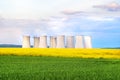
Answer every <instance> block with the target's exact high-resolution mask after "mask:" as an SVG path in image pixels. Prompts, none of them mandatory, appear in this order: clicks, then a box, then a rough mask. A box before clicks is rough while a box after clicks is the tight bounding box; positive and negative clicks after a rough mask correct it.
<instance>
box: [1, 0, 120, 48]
mask: <svg viewBox="0 0 120 80" xmlns="http://www.w3.org/2000/svg"><path fill="white" fill-rule="evenodd" d="M0 32H1V34H0V44H5V43H6V44H22V36H23V35H30V36H31V37H33V36H40V35H48V36H50V35H55V36H56V35H60V34H62V35H66V36H67V35H74V36H75V35H90V36H92V42H93V47H97V48H99V47H120V0H0ZM31 41H32V43H33V40H32V38H31Z"/></svg>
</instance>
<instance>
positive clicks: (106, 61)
mask: <svg viewBox="0 0 120 80" xmlns="http://www.w3.org/2000/svg"><path fill="white" fill-rule="evenodd" d="M55 50H56V51H55ZM62 50H63V51H62ZM35 51H36V52H35ZM84 51H86V52H84ZM89 51H92V53H93V52H94V53H93V54H92V53H90V52H89ZM95 51H99V53H98V52H95ZM48 52H49V53H48ZM100 52H104V54H103V53H101V54H100ZM111 52H112V53H111ZM113 52H114V53H113ZM20 53H21V54H20ZM38 54H39V55H38ZM43 54H44V55H43ZM48 54H49V55H48ZM50 54H52V55H50ZM53 54H54V55H53ZM55 54H57V55H55ZM58 54H59V55H58ZM69 54H70V55H69ZM73 54H74V55H79V54H80V56H73ZM90 54H91V55H92V56H90ZM97 54H98V55H97ZM71 55H72V56H71ZM86 55H87V57H84V56H86ZM88 55H89V56H88ZM103 55H104V56H106V57H102V56H103ZM119 55H120V53H119V49H115V50H114V49H113V50H112V49H110V50H109V49H108V51H107V50H106V49H105V51H104V49H86V50H85V49H19V48H18V49H14V48H11V49H10V48H9V49H8V48H7V49H0V80H119V79H120V58H119V57H120V56H119ZM116 56H117V57H116Z"/></svg>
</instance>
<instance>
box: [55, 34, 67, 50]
mask: <svg viewBox="0 0 120 80" xmlns="http://www.w3.org/2000/svg"><path fill="white" fill-rule="evenodd" d="M57 48H65V36H64V35H60V36H57Z"/></svg>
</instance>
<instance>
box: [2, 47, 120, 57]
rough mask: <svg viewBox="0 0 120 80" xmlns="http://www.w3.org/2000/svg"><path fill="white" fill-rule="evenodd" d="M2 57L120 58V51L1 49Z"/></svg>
mask: <svg viewBox="0 0 120 80" xmlns="http://www.w3.org/2000/svg"><path fill="white" fill-rule="evenodd" d="M0 55H19V56H20V55H28V56H30V55H31V56H57V57H79V58H120V49H65V48H63V49H56V48H41V49H40V48H0Z"/></svg>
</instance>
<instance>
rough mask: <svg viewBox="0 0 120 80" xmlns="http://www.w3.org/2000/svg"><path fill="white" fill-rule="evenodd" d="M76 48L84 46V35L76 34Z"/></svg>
mask: <svg viewBox="0 0 120 80" xmlns="http://www.w3.org/2000/svg"><path fill="white" fill-rule="evenodd" d="M75 48H83V36H76V41H75Z"/></svg>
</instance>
